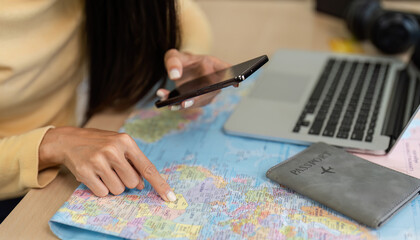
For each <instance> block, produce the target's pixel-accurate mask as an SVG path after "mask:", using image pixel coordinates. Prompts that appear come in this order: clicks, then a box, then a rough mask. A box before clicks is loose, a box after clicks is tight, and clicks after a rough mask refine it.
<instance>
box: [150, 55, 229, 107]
mask: <svg viewBox="0 0 420 240" xmlns="http://www.w3.org/2000/svg"><path fill="white" fill-rule="evenodd" d="M165 66H166V70H167V71H168V76H169V78H170V79H171V80H173V81H175V85H176V86H180V85H182V84H183V83H186V82H188V81H190V80H193V79H195V78H197V77H200V76H203V75H206V74H209V73H213V72H215V71H218V70H222V69H224V68H227V67H229V66H230V65H229V64H227V63H225V62H223V61H221V60H219V59H217V58H215V57H212V56H205V55H193V54H190V53H184V52H179V51H178V50H176V49H171V50H168V51H167V52H166V54H165ZM219 92H220V91H214V92H210V93H207V94H204V95H201V96H197V97H194V98H191V99H188V100H185V101H183V102H182V103H181V104H179V105H171V106H169V108H170V109H171V110H179V109H182V108H188V107H191V106H194V107H201V106H204V105H206V104H208V103H210V102H211V101H212V100H213V98H214V97H215V96H216V95H217V94H218V93H219ZM156 95H157V96H159V97H160V98H161V99H162V100H164V99H167V98H168V95H169V91H168V90H167V89H163V88H161V89H159V90H158V91H157V92H156Z"/></svg>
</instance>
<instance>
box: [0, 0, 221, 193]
mask: <svg viewBox="0 0 420 240" xmlns="http://www.w3.org/2000/svg"><path fill="white" fill-rule="evenodd" d="M22 2H23V1H19V0H18V1H16V0H0V137H1V139H0V199H9V198H15V197H19V196H22V195H23V194H24V193H26V192H27V191H28V190H29V189H30V188H42V187H44V186H46V185H47V184H48V183H49V182H51V181H52V180H53V179H54V178H55V176H56V175H57V173H58V166H59V165H62V164H63V165H65V166H66V167H67V168H68V169H69V170H70V171H71V172H72V173H73V174H74V175H75V177H76V179H77V180H78V181H80V182H83V183H84V184H86V185H87V186H88V187H89V188H90V189H91V190H92V192H93V193H94V194H95V195H97V196H106V195H107V194H108V193H112V194H120V193H122V192H123V191H124V189H125V187H128V188H138V189H143V188H144V180H143V178H145V179H146V180H148V181H149V182H150V184H151V185H152V186H153V187H154V189H155V190H156V191H157V193H158V194H159V195H160V196H161V197H162V198H163V199H164V200H165V201H175V200H176V197H175V194H174V193H173V192H172V191H171V188H170V186H169V185H168V184H167V183H166V181H165V180H164V179H163V178H162V177H161V176H160V175H159V173H158V171H157V170H156V168H155V167H154V165H153V164H152V163H151V162H150V161H149V160H148V159H147V157H146V156H145V155H144V154H143V153H142V152H141V150H140V149H139V148H138V147H137V145H136V143H135V142H134V140H133V139H132V138H131V137H129V136H128V135H126V134H120V133H116V132H110V131H103V130H97V129H83V128H78V127H76V126H77V125H76V120H75V109H76V99H77V97H76V89H77V86H78V85H79V84H80V82H81V81H82V79H83V77H84V72H88V74H87V75H88V79H89V102H88V104H87V117H91V116H92V115H94V114H96V113H98V112H101V111H103V110H105V109H109V108H111V109H113V110H124V109H127V108H129V107H131V106H133V104H135V103H136V102H137V101H139V100H140V99H142V98H143V97H144V96H145V95H146V94H147V93H148V92H150V91H152V90H153V89H154V87H155V86H156V85H157V84H158V85H160V86H161V87H162V86H163V85H164V81H163V79H166V78H167V76H168V75H169V78H170V79H171V80H174V82H175V84H179V83H181V82H185V81H188V80H189V79H191V78H193V77H195V76H197V75H198V74H204V73H208V72H211V71H215V70H217V69H220V68H224V67H226V64H225V63H223V62H221V61H219V60H218V59H215V58H213V57H208V56H203V55H194V54H189V53H186V52H196V53H200V52H205V51H206V48H207V46H208V38H207V37H208V29H207V26H206V24H205V21H204V20H203V18H202V14H201V12H200V11H199V9H197V7H196V6H195V5H194V3H193V2H191V1H187V0H185V1H181V2H179V4H178V2H175V1H174V0H159V1H143V0H137V1H136V0H125V1H117V0H107V1H100V2H97V1H93V0H86V1H85V2H84V1H76V0H39V1H29V2H28V1H25V4H23V3H22ZM178 15H179V16H180V18H179V19H178ZM181 40H182V41H181ZM179 47H181V49H183V50H184V51H185V52H181V51H178V50H175V49H178V48H179ZM85 70H87V71H85ZM167 94H168V91H167V90H165V89H162V88H161V89H159V90H158V91H157V95H158V96H159V97H161V98H166V96H167ZM210 99H211V98H210V97H206V96H201V97H198V98H196V99H190V100H187V101H184V102H183V103H182V104H181V105H179V106H172V110H179V109H181V108H186V107H191V106H202V105H204V104H206V103H208V102H209V101H210Z"/></svg>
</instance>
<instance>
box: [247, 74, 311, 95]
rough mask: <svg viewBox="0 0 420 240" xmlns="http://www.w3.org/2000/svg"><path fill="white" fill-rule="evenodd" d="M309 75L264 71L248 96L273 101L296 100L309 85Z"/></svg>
mask: <svg viewBox="0 0 420 240" xmlns="http://www.w3.org/2000/svg"><path fill="white" fill-rule="evenodd" d="M310 80H311V77H310V76H308V75H299V74H284V73H275V72H274V73H268V72H267V73H265V74H264V76H263V79H261V80H260V81H259V82H257V83H256V86H255V88H254V89H253V90H252V92H251V94H250V97H253V98H259V99H267V100H273V101H284V102H298V101H299V100H300V99H301V98H302V96H303V94H304V93H305V92H306V91H305V90H306V88H307V86H308V85H309V83H310Z"/></svg>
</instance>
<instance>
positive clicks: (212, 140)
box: [50, 80, 420, 239]
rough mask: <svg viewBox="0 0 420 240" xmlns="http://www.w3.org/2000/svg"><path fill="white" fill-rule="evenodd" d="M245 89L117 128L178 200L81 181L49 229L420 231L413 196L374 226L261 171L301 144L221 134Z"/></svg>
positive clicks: (349, 235)
mask: <svg viewBox="0 0 420 240" xmlns="http://www.w3.org/2000/svg"><path fill="white" fill-rule="evenodd" d="M247 81H248V80H247ZM249 82H251V81H249ZM248 87H249V86H241V87H240V89H244V90H243V91H238V90H239V89H233V88H228V89H226V90H225V91H223V92H222V94H220V95H219V96H218V97H217V99H216V100H215V101H214V103H212V104H211V105H208V106H206V107H204V108H202V109H191V110H186V111H178V112H172V111H169V110H167V109H165V110H157V109H155V108H153V107H148V108H144V107H143V108H141V109H138V110H136V111H135V112H134V113H133V114H132V115H131V117H130V118H129V119H128V120H127V122H126V123H125V125H124V126H123V128H122V129H121V131H123V132H127V133H129V134H130V135H131V136H132V137H134V138H135V140H136V142H137V144H138V145H139V147H140V149H141V150H142V151H143V152H144V153H145V154H146V156H148V157H149V159H150V160H151V161H152V162H153V163H154V164H155V165H156V167H157V168H158V170H159V171H160V172H161V174H162V175H163V176H164V177H165V178H166V179H167V181H168V183H169V184H170V185H171V187H172V188H173V190H174V192H175V193H176V195H177V201H176V202H174V203H166V202H164V201H163V200H162V199H161V198H160V197H159V196H158V195H157V194H156V192H155V191H154V190H153V189H151V187H150V185H148V184H146V188H145V189H144V190H142V191H138V190H130V189H127V190H126V191H125V192H124V193H123V194H121V195H118V196H113V195H109V196H107V197H104V198H98V197H95V196H94V195H92V193H91V192H90V190H89V189H87V188H86V186H84V185H80V186H79V187H78V188H77V189H76V190H75V192H74V193H73V194H72V196H71V197H70V199H69V200H68V201H67V202H66V203H65V204H64V205H63V206H62V207H61V208H60V209H59V210H58V212H57V213H56V214H55V215H54V217H53V218H52V219H51V220H50V227H51V229H52V231H53V232H54V233H55V234H56V235H57V236H58V237H60V238H62V239H98V238H100V239H120V238H125V239H167V238H169V239H420V218H419V213H420V199H419V198H416V199H414V200H413V201H412V202H411V203H410V204H409V206H407V207H405V208H403V209H402V210H401V211H400V212H398V213H397V215H396V216H394V217H393V218H392V219H391V220H390V221H389V222H387V223H385V224H384V225H383V226H382V227H381V228H380V229H379V230H373V229H370V228H367V227H365V226H362V225H359V224H358V223H356V222H355V221H353V220H351V219H349V218H347V217H345V216H343V215H341V214H339V213H337V212H334V211H332V210H331V209H328V208H326V207H325V206H323V205H320V204H318V203H317V202H314V201H312V200H310V199H308V198H306V197H304V196H301V195H299V194H296V193H295V192H293V191H292V190H290V189H287V188H284V187H282V186H279V185H278V184H275V183H274V182H271V181H270V180H269V179H267V178H266V177H265V172H266V171H267V170H268V169H269V168H270V167H272V166H274V165H275V164H277V163H279V162H281V161H283V160H285V159H287V158H288V157H290V156H293V155H294V154H296V153H298V152H300V151H301V150H303V149H304V148H305V147H303V146H298V145H292V144H284V143H279V142H271V141H262V140H256V139H249V138H242V137H235V136H230V135H227V134H225V133H224V132H223V124H224V122H225V121H226V119H227V117H228V116H229V114H230V113H231V112H232V110H233V108H234V106H235V105H236V103H237V102H238V101H239V99H240V97H241V95H243V94H246V90H247V89H249V88H248Z"/></svg>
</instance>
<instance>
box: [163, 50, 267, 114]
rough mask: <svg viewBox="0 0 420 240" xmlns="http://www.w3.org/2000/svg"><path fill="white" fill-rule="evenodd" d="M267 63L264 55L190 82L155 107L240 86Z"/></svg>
mask: <svg viewBox="0 0 420 240" xmlns="http://www.w3.org/2000/svg"><path fill="white" fill-rule="evenodd" d="M266 62H268V57H267V55H263V56H260V57H257V58H254V59H251V60H248V61H245V62H243V63H239V64H237V65H234V66H232V67H229V68H226V69H223V70H219V71H216V72H214V73H211V74H208V75H204V76H201V77H199V78H196V79H194V80H191V81H188V82H186V83H184V84H182V85H181V86H179V87H177V88H175V89H174V90H172V91H171V92H170V93H169V96H168V99H166V100H164V101H160V100H159V101H157V102H156V103H155V105H156V107H158V108H160V107H164V106H167V105H172V104H177V103H181V102H182V101H184V100H186V99H189V98H193V97H196V96H199V95H203V94H205V93H209V92H212V91H216V90H218V89H222V88H225V87H228V86H231V85H234V84H238V83H240V82H242V81H243V80H245V79H246V78H247V77H249V76H250V75H251V74H252V73H254V72H255V71H257V70H258V69H259V68H260V67H261V66H263V65H264V64H265V63H266Z"/></svg>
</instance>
